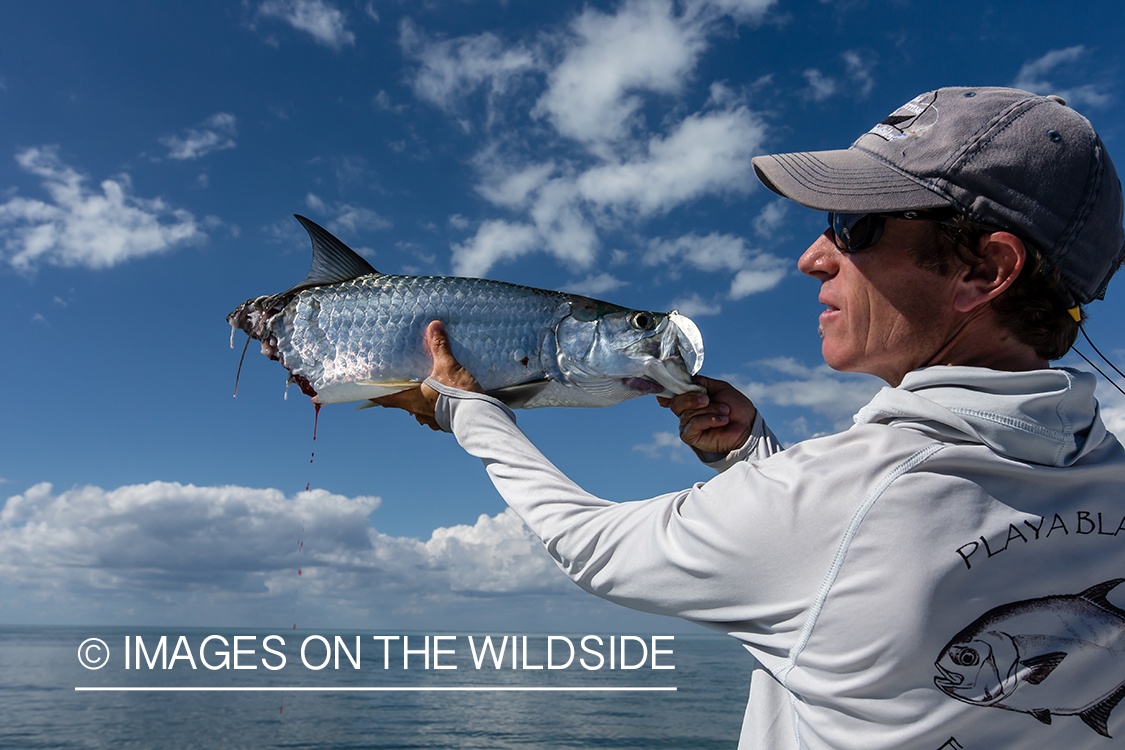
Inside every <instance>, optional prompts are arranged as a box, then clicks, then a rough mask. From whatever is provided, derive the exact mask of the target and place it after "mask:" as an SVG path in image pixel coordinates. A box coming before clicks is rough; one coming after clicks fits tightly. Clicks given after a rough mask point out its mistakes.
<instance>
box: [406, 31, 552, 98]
mask: <svg viewBox="0 0 1125 750" xmlns="http://www.w3.org/2000/svg"><path fill="white" fill-rule="evenodd" d="M399 42H400V44H401V45H402V48H403V50H404V51H405V52H406V54H407V55H410V56H411V57H413V58H415V59H416V60H417V61H418V62H419V69H418V71H417V73H416V74H415V75H414V78H413V80H412V81H411V83H412V85H413V88H414V93H415V94H416V95H417V96H418V98H420V99H423V100H425V101H428V102H430V103H431V104H434V105H436V106H438V107H441V108H442V109H444V110H446V111H452V110H453V109H454V108H455V107H456V106H457V105H458V104H459V103H460V101H461V100H462V99H464V98H465V97H466V96H468V95H470V94H471V93H473V92H474V91H476V90H477V89H478V88H480V87H481V86H487V88H488V90H489V95H490V97H495V96H499V95H500V94H503V93H504V91H505V90H506V89H507V87H508V85H509V82H510V80H511V79H512V78H513V77H515V76H518V75H521V74H522V73H525V72H527V71H530V70H534V69H536V68H537V67H538V63H537V62H536V59H535V56H534V54H533V53H532V52H531V51H529V50H527V49H525V48H524V47H522V46H520V45H516V46H513V47H507V48H506V47H505V46H504V44H503V42H501V41H500V39H499V38H498V37H497V36H496V35H495V34H491V33H488V32H486V33H483V34H479V35H476V36H467V37H459V38H457V39H446V40H441V41H434V40H430V39H426V38H425V36H424V35H423V34H422V32H421V31H420V30H419V29H418V28H417V27H416V26H415V25H414V24H413V23H411V21H410V20H409V19H406V20H404V21H403V22H402V26H401V29H400V34H399Z"/></svg>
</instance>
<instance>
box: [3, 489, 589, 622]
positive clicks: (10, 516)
mask: <svg viewBox="0 0 1125 750" xmlns="http://www.w3.org/2000/svg"><path fill="white" fill-rule="evenodd" d="M380 503H381V500H380V499H379V498H378V497H367V496H361V497H354V498H349V497H344V496H341V495H336V494H332V493H330V492H327V491H325V490H312V491H307V492H299V493H297V494H296V495H294V496H292V497H286V496H285V494H284V493H282V492H280V491H278V490H274V489H254V488H249V487H237V486H223V487H197V486H194V485H190V484H189V485H182V484H178V483H174V482H151V483H149V484H139V485H131V486H125V487H118V488H116V489H112V490H104V489H102V488H99V487H91V486H87V487H76V488H74V489H70V490H67V491H64V492H55V491H54V490H53V488H52V486H51V485H50V484H47V483H43V484H38V485H35V486H33V487H31V488H30V489H28V490H27V491H26V492H24V493H22V494H19V495H15V496H12V497H9V498H8V500H7V502H6V503H5V504H4V506H3V510H0V548H3V549H4V550H5V553H4V556H3V559H0V576H2V577H3V579H4V580H5V581H6V582H7V584H8V585H9V586H12V585H15V586H16V587H18V588H21V589H24V590H25V591H27V592H29V593H28V596H30V597H33V598H36V599H38V600H39V601H45V600H53V601H56V602H58V601H68V600H79V601H84V600H89V599H90V598H97V599H113V600H118V601H120V600H131V601H134V602H139V603H146V602H148V603H162V604H164V605H167V606H168V607H171V608H178V609H179V610H180V611H181V612H187V613H191V612H194V611H195V610H196V609H197V607H199V606H205V605H206V604H208V603H209V604H221V603H223V602H226V605H225V609H226V610H227V611H229V610H230V608H231V606H232V605H233V604H234V603H235V602H239V603H240V606H247V607H265V608H273V609H282V611H284V610H285V609H287V608H288V607H282V606H281V605H282V604H283V603H284V604H286V605H291V603H292V596H293V594H294V584H295V583H296V581H297V576H296V572H297V570H298V569H299V570H300V571H301V576H300V594H301V597H302V598H303V599H306V600H310V601H311V602H312V603H313V604H314V605H315V604H319V605H323V606H325V607H331V608H339V607H341V606H343V607H346V608H347V607H357V608H362V607H366V606H370V603H371V602H378V606H379V607H380V608H381V609H382V610H383V611H384V612H393V611H395V610H396V609H398V610H407V609H409V608H411V607H413V606H416V604H417V602H418V601H419V600H420V599H424V600H426V601H428V602H429V604H430V605H431V606H434V607H435V608H437V609H440V606H441V603H442V602H456V601H457V600H458V599H460V598H461V596H462V593H464V592H473V595H474V596H481V595H485V596H487V595H490V594H512V593H518V594H542V593H545V592H556V593H557V592H562V593H569V592H571V591H572V590H573V591H574V592H577V589H576V588H575V587H574V586H573V585H572V584H570V582H569V581H567V580H566V578H565V577H564V576H563V575H562V573H561V572H559V571H558V570H557V569H556V567H555V564H554V562H553V561H552V560H551V559H550V557H549V556H548V555H547V553H546V551H545V550H544V549H543V548H542V545H541V543H540V542H539V541H538V540H537V539H536V538H535V537H534V536H533V535H532V534H531V533H530V532H529V531H528V530H527V528H526V527H525V526H524V525H523V523H522V522H521V521H520V519H519V517H518V516H516V515H515V513H514V512H512V511H511V510H505V511H504V512H502V513H500V514H498V515H496V516H487V515H482V516H480V518H479V519H478V520H477V522H476V523H475V524H473V525H471V526H470V525H459V526H453V527H449V528H438V529H435V530H434V531H433V533H432V535H431V537H430V539H429V540H426V541H423V540H420V539H415V538H410V537H394V536H389V535H386V534H381V533H379V532H378V531H376V530H375V529H374V528H373V527H372V526H371V523H370V521H369V520H368V516H369V515H370V514H371V513H372V512H373V511H375V510H376V509H377V508H378V507H379V506H380ZM430 611H431V617H432V616H433V614H432V613H433V610H430ZM228 616H229V615H228Z"/></svg>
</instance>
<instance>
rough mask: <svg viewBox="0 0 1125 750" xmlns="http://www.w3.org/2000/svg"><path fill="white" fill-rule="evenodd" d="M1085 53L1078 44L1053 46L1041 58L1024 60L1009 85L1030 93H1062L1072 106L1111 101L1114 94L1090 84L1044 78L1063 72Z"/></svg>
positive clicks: (1071, 75) (1094, 104)
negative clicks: (1063, 83) (1065, 84)
mask: <svg viewBox="0 0 1125 750" xmlns="http://www.w3.org/2000/svg"><path fill="white" fill-rule="evenodd" d="M1088 56H1089V55H1088V51H1087V49H1086V47H1085V46H1084V45H1081V44H1079V45H1076V46H1074V47H1065V48H1063V49H1053V50H1051V51H1049V52H1047V53H1046V54H1045V55H1043V56H1042V57H1038V58H1035V59H1034V60H1028V61H1027V62H1025V63H1024V64H1023V65H1022V66H1021V67H1020V72H1019V73H1018V74H1016V80H1015V81H1013V82H1012V86H1013V87H1014V88H1017V89H1024V90H1025V91H1030V92H1032V93H1033V94H1041V95H1044V96H1046V95H1048V94H1055V95H1058V96H1061V97H1062V98H1063V99H1065V100H1066V103H1067V104H1069V105H1070V106H1072V107H1081V106H1091V107H1104V106H1106V105H1108V104H1109V103H1110V102H1111V101H1113V97H1111V96H1110V95H1109V94H1107V93H1105V92H1104V91H1100V90H1099V89H1098V87H1096V86H1094V85H1093V84H1089V83H1087V84H1082V85H1079V86H1069V87H1062V86H1056V85H1055V84H1054V83H1052V82H1051V81H1049V80H1047V76H1048V75H1052V74H1054V73H1057V72H1064V74H1065V69H1066V68H1067V66H1069V65H1071V64H1073V63H1077V62H1079V61H1081V60H1084V59H1085V58H1087V57H1088ZM1060 69H1063V70H1060ZM1073 75H1075V73H1071V74H1070V76H1069V77H1073Z"/></svg>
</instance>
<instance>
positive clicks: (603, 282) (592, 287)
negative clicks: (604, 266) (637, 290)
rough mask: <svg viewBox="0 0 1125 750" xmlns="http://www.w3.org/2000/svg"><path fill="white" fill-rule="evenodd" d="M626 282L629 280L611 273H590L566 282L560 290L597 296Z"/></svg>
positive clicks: (614, 290)
mask: <svg viewBox="0 0 1125 750" xmlns="http://www.w3.org/2000/svg"><path fill="white" fill-rule="evenodd" d="M628 284H629V282H627V281H622V280H621V279H619V278H617V277H616V276H614V275H613V274H610V273H599V274H597V275H593V274H591V275H590V276H587V277H586V278H584V279H582V280H581V281H575V282H572V283H570V284H567V285H566V286H564V287H563V288H562V291H565V292H570V293H571V294H581V295H584V296H586V297H595V298H597V297H599V296H601V295H603V294H608V293H609V292H616V291H617V290H618V289H620V288H621V287H623V286H627V285H628Z"/></svg>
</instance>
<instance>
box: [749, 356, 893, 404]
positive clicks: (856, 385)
mask: <svg viewBox="0 0 1125 750" xmlns="http://www.w3.org/2000/svg"><path fill="white" fill-rule="evenodd" d="M754 364H755V365H757V366H758V367H761V368H763V369H764V370H766V371H768V372H772V373H775V374H777V375H780V376H782V377H783V378H785V379H774V380H772V381H771V382H768V383H767V382H761V381H755V380H749V381H742V382H739V383H737V384H736V385H738V388H739V390H741V391H742V392H743V393H745V394H746V395H747V396H749V397H750V399H751V400H752V401H754V402H755V403H758V404H777V405H778V406H796V407H800V408H803V409H808V410H810V411H812V412H813V413H815V414H820V415H822V416H826V417H830V418H833V419H841V418H844V417H851V416H852V415H853V414H855V413H856V412H857V411H859V410H860V408H862V407H863V406H864V405H865V404H867V402H868V401H870V400H871V398H872V397H873V396H874V395H875V394H876V393H877V392H878V391H879V389H880V388H882V387H883V386H884V385H886V384H885V383H883V381H881V380H879V379H877V378H875V377H873V376H870V375H858V374H853V373H839V372H836V371H835V370H833V369H832V368H830V367H829V366H828V365H819V366H817V367H808V366H806V365H803V364H801V363H799V362H797V361H796V360H795V359H793V358H791V357H777V358H774V359H767V360H762V361H760V362H756V363H754Z"/></svg>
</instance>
